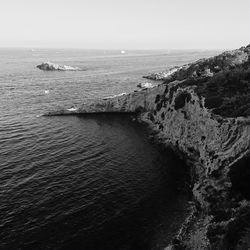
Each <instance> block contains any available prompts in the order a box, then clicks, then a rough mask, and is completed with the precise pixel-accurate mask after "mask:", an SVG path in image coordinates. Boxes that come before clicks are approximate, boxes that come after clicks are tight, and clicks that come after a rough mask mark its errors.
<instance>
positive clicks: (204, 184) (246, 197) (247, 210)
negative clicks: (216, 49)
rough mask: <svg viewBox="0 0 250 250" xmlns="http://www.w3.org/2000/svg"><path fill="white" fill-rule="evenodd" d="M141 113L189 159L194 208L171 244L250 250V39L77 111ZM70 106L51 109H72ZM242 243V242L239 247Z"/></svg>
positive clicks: (163, 138) (164, 140)
mask: <svg viewBox="0 0 250 250" xmlns="http://www.w3.org/2000/svg"><path fill="white" fill-rule="evenodd" d="M102 112H107V113H111V112H112V113H114V112H116V113H123V112H126V113H129V112H132V113H136V114H137V117H138V119H140V120H141V121H143V122H145V123H147V124H148V125H149V126H150V127H151V129H152V130H153V131H154V132H155V134H156V137H157V138H158V139H159V141H161V142H162V143H163V144H165V145H166V146H170V147H172V148H174V149H176V151H177V152H179V153H180V155H181V156H182V157H183V158H185V159H186V161H187V163H188V165H189V166H190V169H191V170H190V173H191V174H192V180H193V198H194V204H195V209H194V212H193V214H192V215H191V216H190V217H189V218H188V220H187V222H186V224H185V225H183V227H182V228H181V230H180V232H179V234H178V235H177V237H176V239H175V240H174V244H173V246H172V248H171V249H218V250H219V249H248V248H249V247H250V244H249V241H247V240H246V239H247V237H249V235H250V233H249V232H250V225H249V221H250V190H249V188H250V186H249V183H250V174H249V172H250V46H247V47H242V48H240V49H238V50H234V51H229V52H224V53H222V54H220V55H218V56H215V57H212V58H208V59H202V60H199V61H197V62H194V63H191V64H188V65H184V66H182V67H178V68H176V70H175V71H174V72H172V73H171V74H169V75H168V76H167V78H166V80H165V82H164V83H162V84H160V85H158V86H155V87H153V88H149V89H142V90H141V91H138V92H133V93H130V94H127V95H122V96H117V97H114V98H110V99H105V100H104V99H102V100H93V101H92V102H89V103H87V104H82V105H80V106H79V107H78V108H77V111H76V113H77V114H86V113H102ZM69 113H71V112H70V111H69V110H61V111H59V112H57V111H55V112H51V113H49V115H58V114H69ZM242 247H245V248H242Z"/></svg>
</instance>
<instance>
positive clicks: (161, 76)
mask: <svg viewBox="0 0 250 250" xmlns="http://www.w3.org/2000/svg"><path fill="white" fill-rule="evenodd" d="M178 69H180V67H178V66H175V67H172V68H170V69H168V70H166V71H162V72H157V73H152V74H150V75H147V76H143V78H146V79H150V80H155V81H162V80H166V79H167V78H168V77H169V76H170V75H172V74H173V73H175V72H176V71H177V70H178Z"/></svg>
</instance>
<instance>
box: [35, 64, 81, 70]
mask: <svg viewBox="0 0 250 250" xmlns="http://www.w3.org/2000/svg"><path fill="white" fill-rule="evenodd" d="M36 67H37V68H38V69H41V70H45V71H78V70H81V69H80V68H78V67H71V66H67V65H59V64H56V63H51V62H44V63H42V64H39V65H37V66H36Z"/></svg>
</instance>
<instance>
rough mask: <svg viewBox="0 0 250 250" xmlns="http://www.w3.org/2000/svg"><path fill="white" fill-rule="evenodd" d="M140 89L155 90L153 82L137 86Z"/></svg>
mask: <svg viewBox="0 0 250 250" xmlns="http://www.w3.org/2000/svg"><path fill="white" fill-rule="evenodd" d="M137 87H138V88H147V89H148V88H153V87H154V86H153V84H152V83H151V82H141V83H139V84H138V85H137Z"/></svg>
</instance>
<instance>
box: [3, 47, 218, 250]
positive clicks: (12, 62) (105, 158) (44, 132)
mask: <svg viewBox="0 0 250 250" xmlns="http://www.w3.org/2000/svg"><path fill="white" fill-rule="evenodd" d="M212 54H215V52H190V51H189V52H185V53H184V52H183V51H182V52H178V53H177V52H175V53H168V52H165V53H163V52H162V53H160V54H155V52H142V51H140V52H135V51H134V52H130V53H129V54H128V55H126V56H121V55H120V54H117V52H115V51H106V52H103V51H75V50H67V51H64V50H36V51H34V50H0V69H1V71H0V94H1V98H0V145H1V147H0V156H1V161H0V249H162V247H163V246H164V245H165V244H166V243H167V242H169V239H170V238H171V235H173V233H175V232H176V230H177V229H178V226H179V224H180V222H181V221H182V220H183V218H184V215H185V213H186V207H187V200H188V197H187V195H186V194H183V192H181V190H182V189H183V188H184V186H185V185H186V177H185V174H181V173H184V172H185V171H184V172H183V169H186V168H185V165H184V164H183V163H182V162H180V161H179V160H178V159H177V158H176V157H175V156H174V155H173V154H172V153H171V152H170V151H166V150H163V149H160V148H159V147H158V146H156V145H153V143H151V142H150V140H149V139H148V134H147V131H145V129H144V128H143V127H142V126H141V125H139V124H137V123H135V122H134V121H133V120H132V119H131V117H130V116H129V115H122V116H117V115H99V116H97V115H93V116H85V117H83V116H65V117H42V116H40V114H42V113H44V112H45V111H48V110H52V109H54V108H57V107H58V106H69V107H70V106H71V105H74V104H78V103H81V102H82V101H88V100H89V99H91V98H95V97H105V96H107V95H113V94H119V93H121V92H129V91H132V90H133V89H135V87H136V85H137V83H138V82H140V81H143V80H142V79H141V76H142V75H143V74H147V73H148V72H149V68H150V67H151V70H152V69H155V70H156V71H158V70H162V69H164V68H165V67H167V66H171V65H173V64H178V63H179V64H181V63H184V62H189V61H191V60H194V59H197V58H199V57H202V56H204V55H205V56H209V55H212ZM46 59H50V60H52V61H54V62H58V63H61V64H66V65H70V66H78V67H82V68H83V67H84V68H86V69H87V70H86V71H79V72H43V71H40V70H38V69H36V68H35V66H36V65H37V64H39V63H41V62H42V61H44V60H46Z"/></svg>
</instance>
